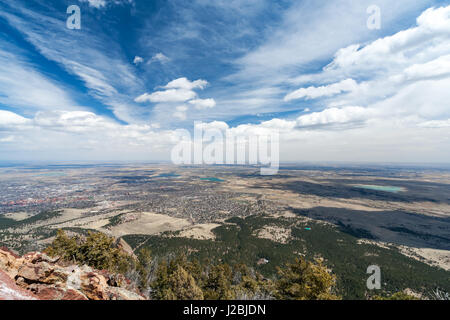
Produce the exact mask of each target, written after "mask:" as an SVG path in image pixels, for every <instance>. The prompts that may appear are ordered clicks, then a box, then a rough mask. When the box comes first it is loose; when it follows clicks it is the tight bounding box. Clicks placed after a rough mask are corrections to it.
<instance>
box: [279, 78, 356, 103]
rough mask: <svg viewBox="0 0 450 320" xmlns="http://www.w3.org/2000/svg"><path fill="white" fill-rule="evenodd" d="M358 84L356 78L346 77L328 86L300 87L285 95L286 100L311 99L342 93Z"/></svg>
mask: <svg viewBox="0 0 450 320" xmlns="http://www.w3.org/2000/svg"><path fill="white" fill-rule="evenodd" d="M357 86H358V84H357V83H356V81H355V80H353V79H346V80H342V81H340V82H338V83H333V84H330V85H327V86H321V87H308V88H300V89H298V90H295V91H294V92H291V93H289V94H288V95H286V96H285V97H284V101H291V100H296V99H302V98H305V99H306V100H309V99H316V98H319V97H329V96H333V95H336V94H340V93H342V92H346V91H353V90H355V89H356V88H357Z"/></svg>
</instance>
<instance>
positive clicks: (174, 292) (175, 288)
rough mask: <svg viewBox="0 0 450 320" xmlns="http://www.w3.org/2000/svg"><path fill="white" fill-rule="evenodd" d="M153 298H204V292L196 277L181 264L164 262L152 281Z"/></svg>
mask: <svg viewBox="0 0 450 320" xmlns="http://www.w3.org/2000/svg"><path fill="white" fill-rule="evenodd" d="M152 298H153V299H156V300H203V292H202V290H201V289H200V287H199V286H198V285H197V283H196V281H195V279H194V277H193V276H192V275H191V274H190V273H189V272H188V271H186V270H185V269H184V268H183V267H182V266H181V265H180V264H176V263H175V264H172V265H170V264H169V265H168V264H167V262H165V261H164V262H162V263H161V264H160V265H159V267H158V270H157V272H156V279H155V281H154V282H153V283H152Z"/></svg>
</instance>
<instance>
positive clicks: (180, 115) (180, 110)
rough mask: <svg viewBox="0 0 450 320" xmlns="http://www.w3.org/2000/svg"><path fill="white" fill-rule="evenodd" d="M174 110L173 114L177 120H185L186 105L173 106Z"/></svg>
mask: <svg viewBox="0 0 450 320" xmlns="http://www.w3.org/2000/svg"><path fill="white" fill-rule="evenodd" d="M175 110H176V111H175V112H174V114H173V116H174V117H175V118H177V119H178V120H181V121H184V120H186V111H187V110H188V107H186V106H184V105H183V106H178V107H176V108H175Z"/></svg>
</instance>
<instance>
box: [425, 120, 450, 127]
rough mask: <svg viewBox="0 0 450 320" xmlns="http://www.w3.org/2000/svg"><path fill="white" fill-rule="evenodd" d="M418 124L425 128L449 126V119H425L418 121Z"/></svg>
mask: <svg viewBox="0 0 450 320" xmlns="http://www.w3.org/2000/svg"><path fill="white" fill-rule="evenodd" d="M419 126H420V127H425V128H449V127H450V119H447V120H432V121H425V122H422V123H419Z"/></svg>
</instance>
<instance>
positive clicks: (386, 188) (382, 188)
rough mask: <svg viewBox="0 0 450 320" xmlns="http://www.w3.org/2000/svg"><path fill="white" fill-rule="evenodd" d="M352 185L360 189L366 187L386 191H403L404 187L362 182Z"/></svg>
mask: <svg viewBox="0 0 450 320" xmlns="http://www.w3.org/2000/svg"><path fill="white" fill-rule="evenodd" d="M354 187H355V188H360V189H368V190H375V191H386V192H393V193H397V192H400V191H404V189H403V188H401V187H392V186H375V185H366V184H362V185H357V186H354Z"/></svg>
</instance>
